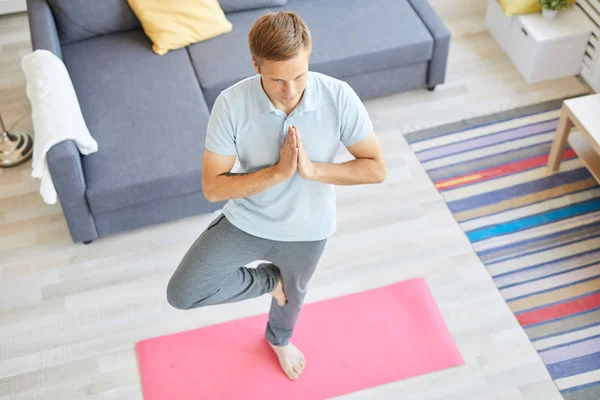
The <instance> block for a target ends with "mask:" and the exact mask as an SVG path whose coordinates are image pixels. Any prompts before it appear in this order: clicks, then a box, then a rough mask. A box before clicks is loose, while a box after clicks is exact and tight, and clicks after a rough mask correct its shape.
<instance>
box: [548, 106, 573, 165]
mask: <svg viewBox="0 0 600 400" xmlns="http://www.w3.org/2000/svg"><path fill="white" fill-rule="evenodd" d="M571 126H572V123H571V119H570V118H569V110H568V109H567V106H566V105H564V104H563V106H562V108H561V110H560V120H559V121H558V127H557V129H556V133H555V134H554V141H553V142H552V147H551V148H550V156H549V157H548V169H549V170H550V172H551V173H554V172H556V171H558V168H559V166H560V162H561V161H562V158H563V154H564V152H565V147H566V146H567V138H568V137H569V132H571Z"/></svg>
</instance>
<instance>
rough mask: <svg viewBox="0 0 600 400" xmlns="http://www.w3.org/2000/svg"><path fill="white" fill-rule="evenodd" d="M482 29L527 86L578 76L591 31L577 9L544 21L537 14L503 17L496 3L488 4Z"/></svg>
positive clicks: (589, 22) (591, 26) (574, 8)
mask: <svg viewBox="0 0 600 400" xmlns="http://www.w3.org/2000/svg"><path fill="white" fill-rule="evenodd" d="M486 27H487V29H488V30H489V31H490V33H491V34H492V36H493V37H494V38H495V40H496V41H497V42H498V44H499V45H500V47H501V48H502V50H503V51H504V52H505V53H506V54H507V56H508V58H509V59H510V60H511V62H512V63H513V64H514V66H515V67H516V68H517V69H518V70H519V72H520V73H521V75H522V76H523V78H524V79H525V80H526V81H527V82H529V83H534V82H541V81H546V80H550V79H557V78H563V77H567V76H574V75H578V74H579V73H580V71H581V66H582V63H583V58H584V55H585V52H586V48H587V46H588V39H589V37H590V34H591V32H592V30H593V29H594V25H593V24H592V22H591V20H590V19H589V17H588V16H587V15H586V14H585V13H584V12H583V11H582V10H581V9H580V8H579V7H578V6H577V5H574V6H571V7H570V8H569V9H566V10H563V11H561V12H560V13H559V14H558V16H557V17H556V18H555V19H551V20H548V19H545V18H543V17H542V15H541V13H535V14H526V15H518V16H514V17H507V16H505V15H504V13H503V12H502V9H501V8H500V5H499V4H498V2H497V0H488V11H487V15H486Z"/></svg>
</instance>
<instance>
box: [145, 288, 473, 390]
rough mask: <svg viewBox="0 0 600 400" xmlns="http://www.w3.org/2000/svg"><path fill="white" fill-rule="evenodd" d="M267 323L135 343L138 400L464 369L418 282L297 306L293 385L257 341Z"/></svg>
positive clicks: (240, 323) (246, 322) (258, 320)
mask: <svg viewBox="0 0 600 400" xmlns="http://www.w3.org/2000/svg"><path fill="white" fill-rule="evenodd" d="M189 312H192V311H189ZM193 312H198V313H201V312H202V310H196V311H193ZM266 323H267V314H264V315H259V316H255V317H249V318H244V319H240V320H236V321H231V322H227V323H222V324H218V325H213V326H208V327H204V328H199V329H196V330H192V331H189V332H183V333H177V334H172V335H168V336H162V337H158V338H154V339H148V340H144V341H141V342H139V343H137V345H136V348H137V354H138V361H139V365H140V372H141V378H142V387H143V392H144V399H146V400H201V399H216V400H226V399H236V400H237V399H244V400H254V399H260V400H267V399H277V400H281V399H286V400H291V399H299V400H300V399H301V400H314V399H327V398H331V397H335V396H339V395H342V394H346V393H351V392H355V391H358V390H361V389H366V388H369V387H374V386H378V385H382V384H385V383H389V382H394V381H398V380H400V379H405V378H409V377H413V376H417V375H422V374H426V373H429V372H433V371H439V370H442V369H445V368H450V367H453V366H457V365H462V364H464V361H463V359H462V357H461V355H460V353H459V351H458V349H457V347H456V345H455V343H454V341H453V339H452V336H451V335H450V332H449V331H448V329H447V327H446V324H445V322H444V320H443V319H442V315H441V314H440V312H439V310H438V308H437V306H436V304H435V301H434V299H433V297H432V295H431V292H430V291H429V288H428V287H427V284H426V282H425V280H424V279H411V280H408V281H404V282H400V283H396V284H393V285H390V286H386V287H382V288H378V289H372V290H368V291H365V292H361V293H356V294H351V295H346V296H343V297H338V298H334V299H330V300H323V301H320V302H315V303H310V304H305V305H304V308H303V311H302V314H301V315H300V318H299V321H298V324H297V326H296V331H295V333H294V336H293V338H292V342H293V343H294V344H295V345H296V346H297V347H298V348H299V349H300V350H302V352H303V353H304V355H305V357H306V369H305V370H304V373H303V374H302V375H301V376H300V378H299V379H298V380H296V381H291V380H289V379H288V378H287V377H286V376H285V374H284V373H283V371H282V370H281V368H280V366H279V362H278V360H277V357H276V356H275V353H274V352H273V350H272V349H271V348H270V347H269V345H268V344H267V342H266V340H265V339H264V331H265V326H266Z"/></svg>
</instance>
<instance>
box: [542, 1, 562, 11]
mask: <svg viewBox="0 0 600 400" xmlns="http://www.w3.org/2000/svg"><path fill="white" fill-rule="evenodd" d="M538 3H539V4H540V6H541V7H542V8H543V9H545V10H553V11H554V10H560V9H563V8H567V6H568V5H569V3H568V1H567V0H538Z"/></svg>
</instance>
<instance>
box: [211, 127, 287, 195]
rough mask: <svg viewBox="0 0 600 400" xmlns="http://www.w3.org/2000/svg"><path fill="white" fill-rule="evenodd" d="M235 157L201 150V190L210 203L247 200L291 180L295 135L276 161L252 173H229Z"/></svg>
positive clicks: (285, 145) (284, 146)
mask: <svg viewBox="0 0 600 400" xmlns="http://www.w3.org/2000/svg"><path fill="white" fill-rule="evenodd" d="M235 157H236V156H224V155H220V154H216V153H213V152H212V151H210V150H208V149H205V150H204V159H203V161H202V191H203V192H204V197H206V199H207V200H208V201H210V202H218V201H224V200H231V199H237V198H242V197H249V196H252V195H255V194H257V193H260V192H263V191H265V190H267V189H270V188H272V187H273V186H275V185H277V184H279V183H281V182H284V181H286V180H288V179H289V178H291V177H292V175H294V174H295V173H296V170H297V158H298V150H297V139H296V135H295V134H293V135H289V134H288V136H287V138H286V140H285V143H284V145H283V147H282V148H281V151H280V152H279V162H278V163H277V164H275V165H273V166H271V167H266V168H263V169H260V170H258V171H254V172H251V173H243V174H236V173H232V172H231V168H232V167H233V164H234V163H235Z"/></svg>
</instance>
